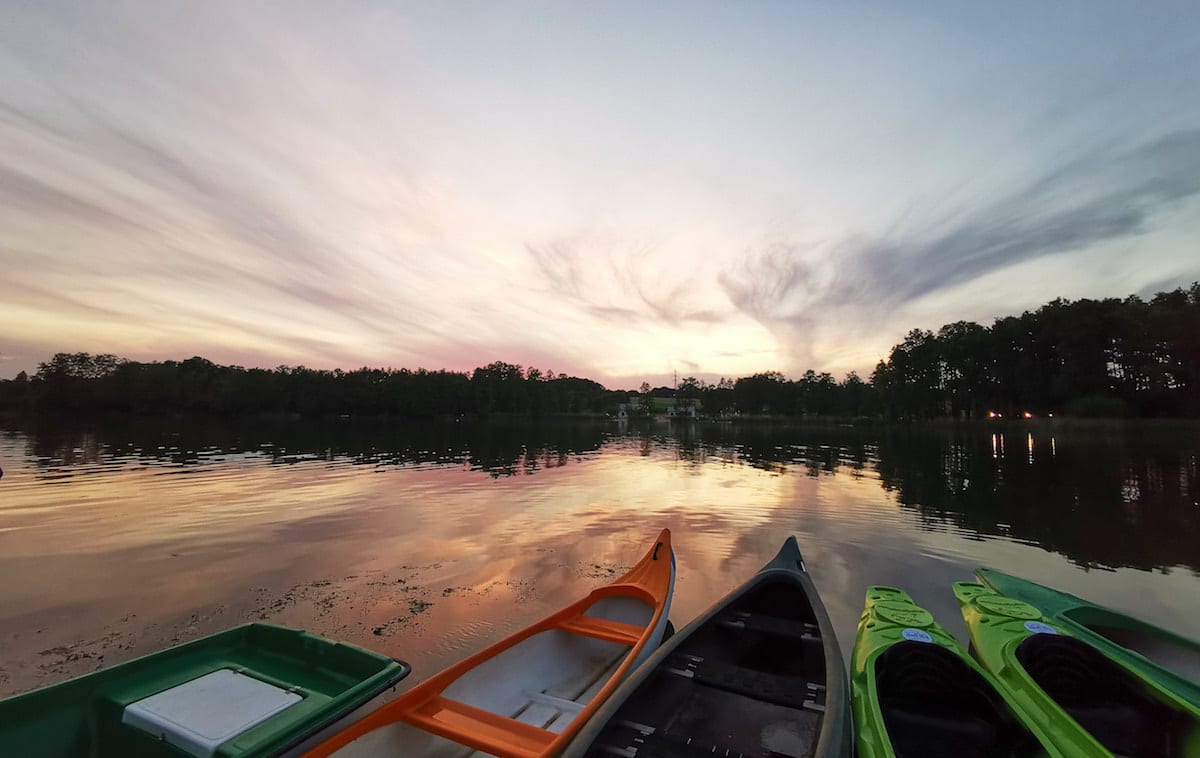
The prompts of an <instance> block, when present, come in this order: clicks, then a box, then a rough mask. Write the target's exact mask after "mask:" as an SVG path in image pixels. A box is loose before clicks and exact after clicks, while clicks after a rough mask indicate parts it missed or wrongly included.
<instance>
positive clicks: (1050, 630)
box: [1025, 621, 1058, 634]
mask: <svg viewBox="0 0 1200 758" xmlns="http://www.w3.org/2000/svg"><path fill="white" fill-rule="evenodd" d="M1025 629H1027V630H1028V631H1031V632H1033V633H1034V634H1058V630H1057V629H1055V628H1054V627H1052V626H1050V625H1049V624H1043V623H1042V622H1040V621H1026V622H1025Z"/></svg>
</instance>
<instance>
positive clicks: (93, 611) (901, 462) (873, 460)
mask: <svg viewBox="0 0 1200 758" xmlns="http://www.w3.org/2000/svg"><path fill="white" fill-rule="evenodd" d="M1006 441H1007V444H1006ZM1198 451H1200V439H1198V434H1197V428H1196V427H1194V426H1190V427H1189V426H1180V427H1162V426H1137V425H1132V426H1122V427H1111V428H1109V427H1103V428H1100V427H1087V428H1071V427H1069V426H1063V425H1061V424H1060V425H1054V426H1052V425H1048V424H1041V425H1029V426H1021V425H1019V424H1018V425H1011V426H1005V427H987V426H962V427H956V426H948V427H944V428H943V427H938V428H905V427H888V428H878V429H872V428H857V427H806V428H795V427H786V426H779V425H771V424H734V423H725V424H712V425H708V424H702V423H695V422H685V423H671V424H666V423H660V424H655V423H638V422H628V423H626V424H623V425H620V426H618V424H616V423H615V422H605V421H603V420H596V421H591V422H581V421H578V420H571V421H565V420H564V421H560V422H550V421H547V422H545V423H532V422H525V423H494V422H493V423H467V422H462V423H455V422H448V423H436V424H428V423H427V424H410V423H403V422H385V421H379V422H359V421H330V422H324V423H311V422H289V421H283V420H279V421H255V422H253V423H232V422H223V421H215V420H211V419H208V420H200V421H187V420H180V419H166V420H135V421H119V422H117V421H113V422H107V423H100V424H93V425H88V426H74V427H73V426H70V425H64V424H50V423H45V422H42V423H40V424H36V425H33V426H30V427H27V428H21V429H9V430H7V431H4V432H0V466H2V467H3V468H4V470H5V476H4V478H3V480H0V576H4V577H5V578H6V579H8V580H9V581H6V582H4V583H3V584H0V649H3V650H4V656H3V658H0V695H3V694H6V693H11V692H15V691H20V690H22V689H27V688H28V687H31V686H35V685H36V684H44V683H47V682H48V681H53V680H56V679H60V678H64V677H65V676H69V675H72V674H78V673H83V672H84V671H86V670H90V669H91V668H95V667H96V666H98V665H109V664H111V663H114V662H117V661H118V660H123V659H125V658H128V657H131V656H133V655H137V654H141V653H146V652H150V651H152V650H154V649H158V648H160V647H162V646H163V645H166V644H171V643H172V642H177V641H181V640H184V639H190V638H192V637H195V636H197V635H198V634H203V633H207V632H211V631H216V630H217V629H220V628H224V627H227V626H230V625H232V624H235V623H241V622H244V621H248V620H255V619H266V620H270V621H272V622H276V623H283V624H290V625H294V626H300V627H304V628H309V629H312V630H313V631H315V632H318V633H322V634H327V635H330V636H334V637H338V638H341V639H347V640H349V641H351V642H355V643H358V644H362V645H367V646H369V647H374V648H376V649H379V650H381V651H383V652H386V653H388V654H390V655H396V656H400V657H404V658H408V659H410V660H411V661H412V662H413V663H414V664H417V666H418V670H420V671H429V670H433V669H436V668H440V667H442V666H444V665H446V664H447V663H449V662H450V661H452V660H453V659H454V658H457V657H460V656H461V655H463V654H465V653H468V652H471V651H472V650H476V649H480V648H482V647H483V646H484V645H486V644H488V643H489V642H491V641H494V640H495V639H498V638H499V637H500V636H501V635H503V634H504V633H505V632H507V631H512V630H513V629H516V628H519V627H520V626H522V625H523V624H526V623H529V622H531V621H533V620H534V619H536V618H538V617H540V616H541V615H543V614H544V613H546V612H549V611H550V610H552V609H554V608H555V607H557V606H560V605H563V604H565V603H566V602H568V601H569V600H570V599H572V598H573V597H575V596H577V595H578V594H580V593H581V592H584V591H586V590H587V589H589V588H590V587H592V586H594V585H595V584H596V583H598V582H600V581H603V580H604V579H605V578H608V577H611V575H612V574H613V572H616V571H619V570H620V569H621V568H623V567H624V566H625V565H627V562H628V561H629V560H631V559H634V558H636V557H637V556H638V555H639V554H640V551H641V550H642V549H643V548H644V546H643V545H642V543H643V541H644V540H646V539H649V538H650V537H652V536H653V534H655V533H657V529H658V528H660V527H662V526H669V527H670V528H672V529H673V530H675V532H676V540H675V541H676V545H677V552H678V557H679V581H678V582H677V585H676V598H675V601H674V605H673V608H674V610H673V614H672V615H673V617H674V618H675V620H676V622H677V623H684V622H686V621H687V620H688V619H689V618H691V617H692V616H694V615H695V614H696V613H698V612H699V611H701V610H702V609H703V608H705V607H706V606H707V605H708V604H710V603H711V602H712V601H713V600H714V599H715V598H716V597H717V596H719V595H720V594H721V593H723V592H725V591H727V590H728V589H730V588H732V587H733V586H735V585H737V584H738V583H740V582H741V581H742V580H744V579H745V577H746V576H748V575H749V574H750V573H752V572H753V571H754V570H756V569H757V568H758V567H759V566H760V565H761V564H762V563H763V562H764V561H765V560H766V559H767V558H769V557H770V556H771V555H772V554H774V552H775V550H776V549H777V548H778V546H779V543H780V541H782V539H783V537H784V536H786V535H788V534H792V533H795V534H797V535H798V536H799V537H800V540H801V545H802V548H803V550H804V552H805V556H806V558H807V559H808V563H809V566H810V568H811V570H812V571H813V575H814V578H815V579H816V580H817V583H818V586H819V587H820V589H821V593H822V596H823V598H824V599H825V602H826V604H827V606H829V609H830V613H831V616H832V617H833V619H834V621H835V625H836V628H837V630H838V633H839V635H843V648H844V649H845V650H846V651H848V650H849V640H850V639H852V638H853V632H854V626H855V623H856V621H857V619H858V615H859V612H860V611H861V607H862V606H861V604H862V596H863V595H862V593H863V591H864V589H865V587H866V586H867V585H869V584H874V583H893V584H899V585H902V586H904V587H906V588H907V589H908V590H909V591H910V592H911V593H912V594H913V595H914V597H915V598H916V599H917V600H918V602H920V603H921V604H922V605H925V606H926V607H928V608H930V610H932V611H934V612H935V613H936V614H937V615H938V617H939V620H941V621H942V622H943V623H945V624H947V626H949V627H950V628H952V629H954V628H956V626H955V625H956V619H957V615H958V612H957V607H956V605H955V603H954V601H953V598H952V596H951V595H950V594H949V592H948V591H947V587H948V586H949V583H950V582H951V581H954V580H958V579H965V578H968V577H969V576H970V572H971V570H972V569H973V568H974V567H975V566H977V565H980V564H990V565H993V566H995V567H996V568H999V569H1001V570H1006V571H1010V572H1014V573H1019V574H1024V575H1026V576H1029V577H1030V578H1033V579H1035V580H1040V581H1043V582H1045V583H1048V584H1054V585H1057V586H1060V587H1062V588H1063V589H1065V590H1068V591H1074V592H1078V593H1079V594H1083V595H1086V596H1089V597H1092V598H1094V599H1096V600H1098V601H1100V602H1107V603H1109V604H1112V605H1116V606H1117V607H1121V608H1124V609H1126V610H1128V611H1131V612H1135V613H1137V614H1139V615H1143V616H1145V617H1146V618H1147V619H1149V620H1152V621H1154V622H1155V623H1160V624H1163V625H1165V626H1168V627H1172V628H1175V629H1178V630H1180V631H1182V632H1184V633H1189V632H1190V633H1192V634H1193V635H1194V634H1196V633H1197V632H1200V630H1194V629H1189V625H1191V626H1194V625H1195V623H1196V617H1195V611H1194V609H1195V607H1196V605H1197V603H1200V580H1198V579H1197V578H1196V577H1195V572H1197V571H1200V547H1198V546H1200V506H1198V505H1197V499H1198V493H1200V482H1198V481H1197V479H1198V471H1197V453H1198ZM1180 566H1182V567H1186V568H1187V569H1190V571H1178V570H1174V567H1180ZM1092 568H1103V569H1106V570H1105V571H1103V572H1094V571H1090V569H1092ZM1149 569H1153V570H1158V571H1160V572H1163V573H1156V574H1149V573H1146V570H1149ZM427 604H432V605H427ZM412 609H421V610H420V612H419V613H418V612H417V611H414V610H412ZM959 633H960V635H961V629H960V630H959Z"/></svg>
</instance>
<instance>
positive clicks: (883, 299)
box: [721, 130, 1200, 327]
mask: <svg viewBox="0 0 1200 758" xmlns="http://www.w3.org/2000/svg"><path fill="white" fill-rule="evenodd" d="M1198 194H1200V131H1197V130H1188V131H1179V132H1175V133H1172V134H1169V135H1167V136H1165V137H1162V138H1160V139H1156V140H1153V141H1150V142H1147V143H1145V144H1140V145H1138V146H1136V147H1133V148H1130V149H1126V150H1122V151H1115V152H1107V153H1101V154H1093V155H1088V156H1085V157H1080V158H1078V159H1075V160H1071V161H1069V162H1065V163H1063V164H1061V165H1059V166H1057V167H1054V168H1052V169H1050V170H1048V171H1046V172H1045V173H1044V174H1043V175H1042V176H1041V177H1039V178H1037V179H1036V180H1035V181H1033V182H1030V183H1027V184H1025V185H1023V186H1020V187H1017V188H1015V189H1014V190H1012V191H1011V192H1010V193H1009V194H1007V195H1006V196H1004V197H1002V198H1000V199H999V200H996V201H994V202H991V203H987V204H984V205H982V206H980V207H977V208H974V209H971V210H970V211H968V212H965V213H962V212H956V213H953V214H949V215H948V217H947V218H946V219H945V220H942V221H939V222H937V223H933V224H930V225H929V226H928V227H927V228H926V229H925V230H924V231H920V232H917V233H909V234H906V235H903V236H896V237H895V238H878V239H864V238H861V237H851V238H847V239H844V240H840V241H835V242H833V243H830V244H827V245H824V246H822V249H821V250H820V256H819V260H820V264H814V263H813V260H814V255H813V249H812V248H810V247H799V246H788V245H772V246H769V247H767V248H765V249H763V250H761V251H757V252H754V253H752V254H750V255H748V256H747V258H746V259H745V261H744V263H743V264H742V265H739V266H737V267H734V268H732V269H730V270H729V271H726V272H725V273H724V274H723V275H722V277H721V283H722V286H723V287H724V289H725V291H726V293H727V294H728V295H729V298H730V300H731V301H732V302H733V303H734V304H735V305H736V306H737V307H738V308H739V309H741V310H742V311H743V312H745V313H747V314H749V315H751V316H753V317H754V318H756V319H759V320H761V321H763V322H764V323H768V324H773V325H776V326H791V327H795V326H808V325H811V324H812V323H814V322H817V321H820V320H822V318H823V316H826V315H827V314H828V313H830V312H831V311H833V310H837V309H840V308H842V307H844V306H846V305H848V304H849V305H852V306H853V308H854V309H856V310H858V311H860V312H861V313H863V314H868V315H873V316H878V315H879V314H884V313H890V312H894V311H895V310H896V309H898V308H900V307H901V306H903V305H905V304H907V303H910V302H912V301H915V300H917V299H919V298H922V297H925V296H927V295H930V294H932V293H935V292H938V291H941V290H944V289H947V288H950V287H953V286H955V285H959V284H962V283H964V282H967V281H971V280H974V279H977V278H979V277H982V276H984V275H986V274H989V273H992V272H994V271H997V270H1001V269H1003V268H1006V267H1010V266H1015V265H1018V264H1022V263H1027V262H1029V261H1033V260H1036V259H1039V258H1044V257H1047V256H1054V255H1058V254H1062V253H1067V252H1074V251H1079V250H1083V249H1087V248H1089V247H1091V246H1095V245H1099V244H1102V243H1105V242H1110V241H1113V240H1120V239H1125V238H1132V237H1136V236H1138V235H1142V234H1144V233H1146V232H1148V231H1150V230H1151V229H1152V228H1153V225H1154V223H1155V221H1156V219H1157V218H1158V217H1159V216H1160V215H1162V214H1164V213H1165V212H1166V211H1168V210H1170V209H1172V208H1174V207H1176V206H1177V205H1179V204H1180V203H1181V202H1184V201H1188V200H1190V199H1192V198H1194V197H1195V196H1196V195H1198ZM947 200H948V201H949V202H953V199H952V198H947ZM825 320H827V319H825Z"/></svg>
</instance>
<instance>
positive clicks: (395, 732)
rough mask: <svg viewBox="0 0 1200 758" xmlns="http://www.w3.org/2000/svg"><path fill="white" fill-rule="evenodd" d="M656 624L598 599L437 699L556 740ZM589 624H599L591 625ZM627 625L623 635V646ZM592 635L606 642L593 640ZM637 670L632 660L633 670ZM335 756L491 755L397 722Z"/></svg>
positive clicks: (619, 601)
mask: <svg viewBox="0 0 1200 758" xmlns="http://www.w3.org/2000/svg"><path fill="white" fill-rule="evenodd" d="M668 597H669V596H668ZM666 611H667V609H666V608H664V612H663V613H662V614H661V616H660V617H659V621H658V624H657V625H656V628H655V630H654V634H653V636H652V637H651V640H650V644H647V645H646V646H645V647H643V649H642V652H641V655H640V656H639V657H640V658H642V659H644V658H647V657H649V655H650V654H651V653H652V652H653V651H654V648H655V647H657V646H658V643H659V642H660V641H661V640H662V634H663V632H664V631H665V629H666V623H667V612H666ZM653 617H654V606H653V605H651V604H649V603H647V602H645V601H642V600H639V599H638V598H635V597H629V596H623V595H622V596H610V597H605V598H601V599H600V600H598V601H596V603H595V604H593V605H592V606H591V607H590V608H588V610H587V612H586V613H585V614H584V615H583V616H582V617H580V622H581V623H579V624H578V625H577V626H576V628H574V629H572V627H571V626H570V625H567V626H565V627H562V628H558V629H552V630H550V631H546V632H542V633H540V634H537V635H534V636H533V637H530V638H529V639H527V640H525V641H524V642H521V643H519V644H518V645H516V646H514V647H511V648H509V649H508V650H505V651H504V652H502V653H500V654H499V655H497V656H495V657H494V658H490V659H488V660H486V661H484V662H483V663H481V664H479V665H478V666H476V667H475V668H473V669H471V670H470V671H468V672H467V673H465V674H464V675H463V676H462V677H460V678H459V679H458V680H457V681H455V682H454V683H452V684H451V685H450V686H448V687H446V689H445V690H444V691H443V692H442V694H441V696H440V697H439V698H436V700H438V704H439V705H440V706H441V707H442V708H443V709H448V710H456V709H458V710H461V711H462V713H463V718H464V719H471V713H470V709H479V710H482V711H487V712H490V713H494V714H497V715H500V716H504V717H507V718H510V719H513V720H515V721H518V722H520V723H523V724H528V725H529V726H531V727H535V728H538V729H545V730H547V731H550V732H554V733H556V734H557V733H561V732H562V731H563V729H565V728H566V727H567V726H568V725H569V724H570V723H571V722H572V721H573V720H574V719H575V717H576V716H577V715H578V714H579V712H580V711H582V710H583V709H584V708H585V707H586V706H587V705H588V703H590V702H591V700H592V698H593V697H595V696H596V693H597V692H599V691H600V689H601V688H602V687H604V685H605V684H606V683H607V682H608V680H609V679H610V678H611V677H612V675H613V673H614V672H615V671H616V670H617V668H618V667H619V666H620V665H621V663H622V662H623V661H624V660H625V658H626V656H627V655H628V654H629V651H630V648H632V647H633V646H634V645H635V644H637V642H638V640H639V639H640V637H641V634H642V629H644V628H645V626H646V625H647V624H649V623H650V621H651V619H652V618H653ZM589 619H596V620H598V622H600V623H597V624H595V625H594V626H593V625H591V624H589V623H588V620H589ZM603 622H615V623H608V624H605V623H603ZM626 626H627V627H628V631H627V632H626V635H627V636H626V637H625V638H624V639H620V638H621V637H622V633H623V632H625V629H624V627H626ZM597 633H601V634H603V635H604V636H606V637H609V638H610V639H600V638H598V637H596V636H594V635H595V634H597ZM614 638H615V639H614ZM617 639H620V641H617ZM639 663H641V661H640V660H638V661H635V662H634V665H633V666H631V667H630V670H632V669H633V668H635V667H636V666H637V665H638V664H639ZM462 706H465V708H463V707H462ZM335 755H337V756H340V757H341V758H359V757H360V756H362V757H364V758H365V756H381V755H394V756H430V757H431V758H466V756H477V755H488V754H487V753H481V752H479V751H476V750H473V749H472V748H470V747H466V746H464V745H460V744H458V743H457V742H452V741H450V740H447V739H444V738H442V737H439V736H437V735H434V734H430V733H429V732H426V731H424V730H422V729H419V728H417V727H416V726H413V725H411V724H408V723H404V722H394V723H392V724H388V725H386V726H382V727H379V728H378V729H375V730H373V731H371V732H368V733H367V734H364V735H363V736H362V737H359V738H358V739H357V740H355V741H354V742H351V743H350V744H348V745H346V746H345V747H343V748H342V749H341V750H339V751H337V752H336V753H335Z"/></svg>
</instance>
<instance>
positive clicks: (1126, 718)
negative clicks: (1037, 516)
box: [954, 582, 1200, 758]
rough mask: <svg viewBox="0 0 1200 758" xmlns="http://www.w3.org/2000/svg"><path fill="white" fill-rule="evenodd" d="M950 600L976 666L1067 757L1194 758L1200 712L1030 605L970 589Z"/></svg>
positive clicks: (1199, 744) (1199, 752) (1199, 750)
mask: <svg viewBox="0 0 1200 758" xmlns="http://www.w3.org/2000/svg"><path fill="white" fill-rule="evenodd" d="M954 595H955V598H957V600H958V603H959V606H960V608H961V610H962V614H963V619H964V620H965V621H966V623H967V631H968V633H969V635H970V638H971V648H972V651H973V653H974V655H975V657H976V658H977V660H978V661H979V663H980V664H981V665H982V666H983V667H984V668H985V669H987V671H988V673H990V674H991V675H992V676H993V677H994V679H995V681H996V682H997V684H998V685H999V686H1000V687H1001V688H1002V689H1003V691H1004V694H1005V697H1006V699H1008V700H1009V701H1010V702H1013V703H1016V704H1017V706H1018V707H1019V708H1020V709H1021V711H1022V712H1024V713H1026V714H1028V715H1029V716H1030V717H1031V718H1033V719H1034V720H1035V721H1036V723H1037V725H1038V726H1039V727H1041V728H1042V729H1043V730H1044V731H1046V732H1047V733H1050V734H1052V735H1053V739H1054V742H1055V745H1056V746H1057V747H1058V748H1059V749H1060V750H1062V751H1063V752H1064V753H1065V754H1066V755H1070V756H1098V757H1105V758H1107V757H1108V756H1113V755H1136V756H1155V757H1156V758H1157V757H1161V758H1194V757H1195V756H1200V709H1197V708H1196V707H1195V706H1194V705H1192V704H1191V703H1189V702H1188V701H1186V700H1185V699H1183V698H1181V697H1179V696H1178V695H1176V694H1175V693H1173V692H1171V691H1170V690H1168V689H1166V688H1164V687H1162V686H1161V685H1159V684H1158V683H1157V682H1155V681H1154V680H1152V679H1148V678H1146V677H1143V676H1142V675H1141V674H1140V673H1139V672H1138V671H1136V670H1135V669H1131V668H1127V667H1125V666H1124V665H1122V663H1121V662H1120V661H1117V660H1114V659H1111V658H1107V657H1106V656H1105V655H1104V654H1103V653H1102V652H1101V651H1100V650H1098V649H1096V648H1095V647H1093V646H1091V645H1090V644H1088V643H1087V642H1086V641H1084V640H1081V639H1080V638H1078V637H1075V636H1074V635H1072V634H1071V632H1070V630H1068V629H1067V628H1066V627H1065V626H1064V625H1062V624H1058V623H1055V622H1054V621H1053V620H1052V619H1049V618H1047V617H1045V616H1044V615H1043V614H1042V612H1041V611H1039V610H1038V609H1037V608H1035V607H1034V606H1032V605H1030V604H1028V603H1024V602H1022V601H1020V600H1016V599H1013V598H1010V597H1006V596H1004V595H1000V594H998V593H996V592H995V591H993V590H992V589H990V588H988V587H986V586H984V585H982V584H976V583H973V582H956V583H955V584H954Z"/></svg>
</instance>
